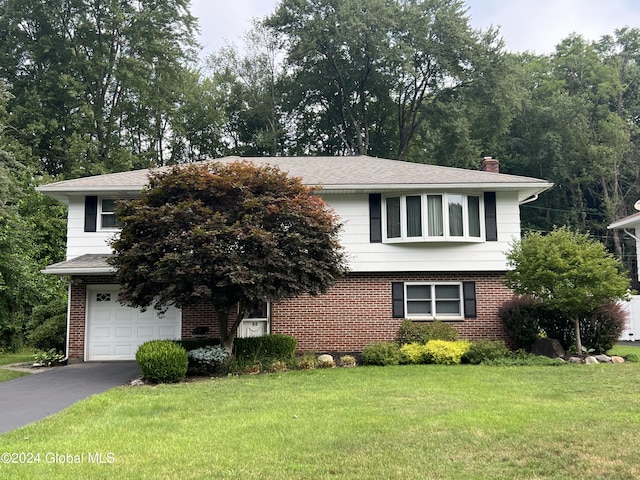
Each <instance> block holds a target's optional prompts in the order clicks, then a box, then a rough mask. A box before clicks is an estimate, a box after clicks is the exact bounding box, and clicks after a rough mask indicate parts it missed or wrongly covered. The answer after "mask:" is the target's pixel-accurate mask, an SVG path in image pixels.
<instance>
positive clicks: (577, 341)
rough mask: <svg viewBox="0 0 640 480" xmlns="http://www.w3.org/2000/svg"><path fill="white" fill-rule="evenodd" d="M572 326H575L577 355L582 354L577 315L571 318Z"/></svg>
mask: <svg viewBox="0 0 640 480" xmlns="http://www.w3.org/2000/svg"><path fill="white" fill-rule="evenodd" d="M573 326H574V328H575V334H576V350H577V353H578V355H582V339H581V338H580V318H579V317H574V318H573Z"/></svg>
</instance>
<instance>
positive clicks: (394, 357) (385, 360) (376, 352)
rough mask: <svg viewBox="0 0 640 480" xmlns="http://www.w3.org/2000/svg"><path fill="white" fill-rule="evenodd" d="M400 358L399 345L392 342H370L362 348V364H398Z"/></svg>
mask: <svg viewBox="0 0 640 480" xmlns="http://www.w3.org/2000/svg"><path fill="white" fill-rule="evenodd" d="M401 358H402V355H401V353H400V347H398V344H397V343H394V342H378V343H372V344H370V345H367V346H366V347H364V349H363V350H362V363H363V364H364V365H380V366H386V365H398V364H399V363H400V359H401Z"/></svg>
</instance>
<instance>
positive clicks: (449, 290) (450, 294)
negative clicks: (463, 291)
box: [436, 285, 460, 300]
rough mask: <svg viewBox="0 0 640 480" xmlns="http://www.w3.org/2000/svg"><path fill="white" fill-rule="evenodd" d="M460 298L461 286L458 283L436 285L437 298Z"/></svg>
mask: <svg viewBox="0 0 640 480" xmlns="http://www.w3.org/2000/svg"><path fill="white" fill-rule="evenodd" d="M459 298H460V287H459V286H458V285H436V299H437V300H452V299H455V300H457V299H459Z"/></svg>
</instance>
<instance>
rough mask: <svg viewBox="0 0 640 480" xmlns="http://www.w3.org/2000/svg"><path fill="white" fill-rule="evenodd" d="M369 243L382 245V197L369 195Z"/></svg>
mask: <svg viewBox="0 0 640 480" xmlns="http://www.w3.org/2000/svg"><path fill="white" fill-rule="evenodd" d="M369 241H370V242H371V243H382V195H381V194H379V193H370V194H369Z"/></svg>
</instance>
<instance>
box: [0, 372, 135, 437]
mask: <svg viewBox="0 0 640 480" xmlns="http://www.w3.org/2000/svg"><path fill="white" fill-rule="evenodd" d="M138 377H140V368H139V367H138V364H137V363H136V362H104V363H101V362H86V363H77V364H74V365H67V366H62V367H55V368H51V369H48V370H46V371H43V372H40V373H37V374H34V375H26V376H24V377H20V378H16V379H14V380H9V381H7V382H0V434H2V433H5V432H8V431H10V430H14V429H16V428H19V427H22V426H24V425H27V424H29V423H32V422H35V421H38V420H41V419H43V418H45V417H48V416H49V415H52V414H54V413H56V412H59V411H60V410H63V409H65V408H67V407H69V406H71V405H73V404H74V403H76V402H77V401H78V400H82V399H84V398H87V397H89V396H91V395H94V394H96V393H102V392H104V391H106V390H109V389H110V388H113V387H117V386H120V385H124V384H126V383H128V382H129V381H131V380H133V379H135V378H138Z"/></svg>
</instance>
